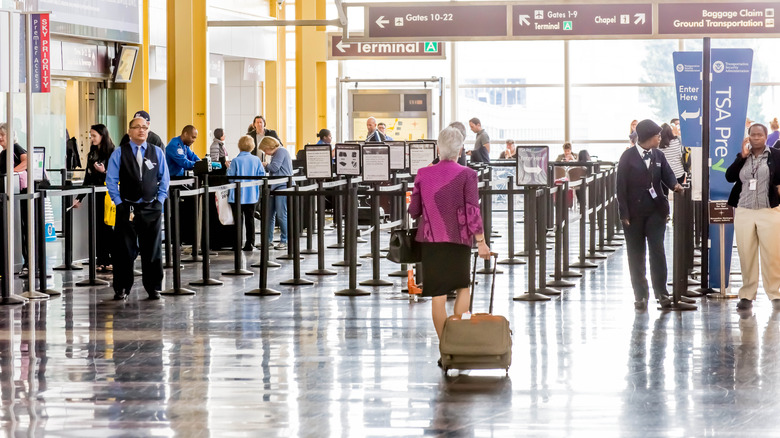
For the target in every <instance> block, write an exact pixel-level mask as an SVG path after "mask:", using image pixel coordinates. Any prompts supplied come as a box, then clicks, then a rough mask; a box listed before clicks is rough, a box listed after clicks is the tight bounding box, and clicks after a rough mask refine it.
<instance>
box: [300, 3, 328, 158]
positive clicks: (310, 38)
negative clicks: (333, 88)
mask: <svg viewBox="0 0 780 438" xmlns="http://www.w3.org/2000/svg"><path fill="white" fill-rule="evenodd" d="M295 18H296V19H297V20H313V19H325V0H298V1H297V2H296V4H295ZM326 36H327V35H326V33H325V30H324V29H323V28H321V27H317V28H315V27H311V26H306V27H304V26H301V27H296V28H295V116H296V117H295V118H296V120H295V122H296V123H295V136H296V149H298V150H300V149H302V148H303V147H304V146H305V145H306V144H307V143H316V140H317V137H316V134H317V132H318V131H319V130H320V129H321V128H324V127H326V126H327V123H323V121H324V122H327V120H325V111H324V109H325V108H326V105H327V86H323V84H325V85H327V84H326V82H327V80H326V79H325V77H324V76H325V72H326V67H325V60H326V55H327V40H326Z"/></svg>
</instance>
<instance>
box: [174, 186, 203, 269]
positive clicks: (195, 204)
mask: <svg viewBox="0 0 780 438" xmlns="http://www.w3.org/2000/svg"><path fill="white" fill-rule="evenodd" d="M199 180H200V178H195V190H197V189H198V188H199V187H200V181H199ZM193 201H194V202H193V208H194V209H195V230H194V235H193V236H192V254H190V257H189V258H186V259H182V261H181V262H182V263H196V262H199V261H200V256H198V252H199V247H200V244H199V243H198V241H199V240H200V237H201V227H202V224H201V215H200V214H198V213H200V209H201V205H200V196H198V197H196V198H194V199H193ZM176 226H177V228H178V226H179V222H177V223H176ZM180 236H181V235H180ZM179 243H181V241H179Z"/></svg>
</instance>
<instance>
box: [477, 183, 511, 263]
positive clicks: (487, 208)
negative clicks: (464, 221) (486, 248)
mask: <svg viewBox="0 0 780 438" xmlns="http://www.w3.org/2000/svg"><path fill="white" fill-rule="evenodd" d="M487 175H488V176H486V177H485V181H484V184H485V186H484V187H483V189H482V190H481V191H480V196H481V197H482V206H481V208H482V224H483V225H482V228H483V229H484V230H483V231H484V235H485V241H486V242H488V241H490V239H491V238H492V237H496V236H494V235H493V187H492V186H491V185H490V179H489V176H490V173H488V174H487ZM482 263H483V266H482V269H479V270H477V274H482V275H493V274H494V273H495V274H503V273H504V272H503V271H501V270H500V269H498V268H496V269H493V268H492V267H491V266H490V260H489V259H488V260H483V262H482Z"/></svg>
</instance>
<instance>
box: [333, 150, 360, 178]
mask: <svg viewBox="0 0 780 438" xmlns="http://www.w3.org/2000/svg"><path fill="white" fill-rule="evenodd" d="M336 175H344V176H360V145H358V144H343V143H338V144H337V145H336Z"/></svg>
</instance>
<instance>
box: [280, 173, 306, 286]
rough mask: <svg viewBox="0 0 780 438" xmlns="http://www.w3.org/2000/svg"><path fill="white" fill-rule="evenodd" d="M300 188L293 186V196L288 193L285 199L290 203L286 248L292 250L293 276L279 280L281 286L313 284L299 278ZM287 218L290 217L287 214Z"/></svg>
mask: <svg viewBox="0 0 780 438" xmlns="http://www.w3.org/2000/svg"><path fill="white" fill-rule="evenodd" d="M300 189H301V188H300V186H297V185H296V186H295V187H294V188H293V196H289V195H288V196H287V201H288V203H287V205H292V219H291V220H288V224H290V225H288V227H287V230H288V233H290V236H289V238H290V239H289V248H288V249H290V250H292V260H293V278H291V279H289V280H285V281H281V282H279V284H281V285H283V286H308V285H311V284H314V282H313V281H311V280H309V279H306V278H301V259H303V257H301V236H300V229H301V215H300V208H299V207H300V205H301V195H300V193H301V192H300ZM304 196H307V195H304ZM288 211H289V210H288ZM288 219H290V217H289V216H288ZM309 233H311V230H309ZM288 255H289V254H288ZM280 258H281V257H280Z"/></svg>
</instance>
